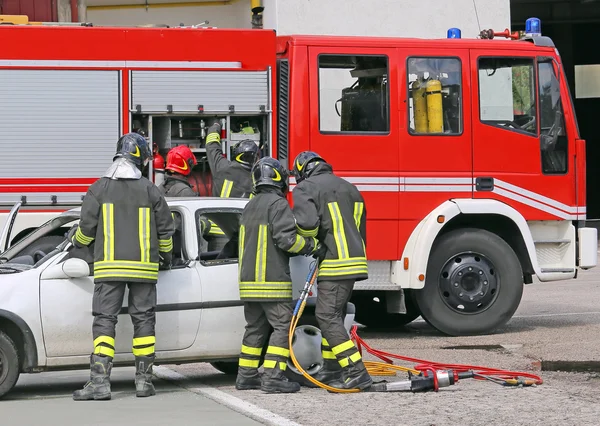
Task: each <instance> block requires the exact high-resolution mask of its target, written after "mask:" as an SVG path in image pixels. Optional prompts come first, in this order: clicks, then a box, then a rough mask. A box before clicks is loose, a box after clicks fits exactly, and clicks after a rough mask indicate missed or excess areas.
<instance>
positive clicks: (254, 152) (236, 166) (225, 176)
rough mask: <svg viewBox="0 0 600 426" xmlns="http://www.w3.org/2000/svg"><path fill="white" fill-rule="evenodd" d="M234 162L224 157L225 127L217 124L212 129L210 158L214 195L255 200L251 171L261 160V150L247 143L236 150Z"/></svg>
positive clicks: (207, 145) (209, 141)
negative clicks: (223, 138) (222, 138)
mask: <svg viewBox="0 0 600 426" xmlns="http://www.w3.org/2000/svg"><path fill="white" fill-rule="evenodd" d="M232 154H233V158H234V161H229V160H227V159H226V158H225V157H223V151H222V150H221V125H220V124H219V123H218V122H217V123H215V124H213V125H212V126H210V127H209V128H208V135H207V136H206V156H207V158H208V165H209V166H210V170H211V173H212V177H213V181H212V192H213V195H214V196H215V197H223V198H229V197H233V198H251V197H252V179H251V178H250V170H251V169H252V166H253V165H254V163H256V161H257V160H258V157H259V151H258V146H257V145H256V143H254V142H253V141H251V140H243V141H240V142H238V143H237V144H236V145H234V147H233V152H232Z"/></svg>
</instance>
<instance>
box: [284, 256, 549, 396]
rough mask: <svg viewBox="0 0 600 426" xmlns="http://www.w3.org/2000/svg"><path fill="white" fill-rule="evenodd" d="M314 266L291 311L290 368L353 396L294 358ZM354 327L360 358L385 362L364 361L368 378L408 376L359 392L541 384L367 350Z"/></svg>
mask: <svg viewBox="0 0 600 426" xmlns="http://www.w3.org/2000/svg"><path fill="white" fill-rule="evenodd" d="M317 275H318V265H317V261H314V262H313V263H311V266H310V270H309V273H308V276H307V278H306V283H305V285H304V288H303V289H302V293H301V294H300V298H299V299H298V302H297V303H296V306H295V308H294V312H293V316H292V321H291V324H290V331H289V334H288V342H289V348H290V357H291V359H292V362H293V364H294V366H295V367H296V368H297V369H298V371H300V372H301V373H302V375H303V376H304V377H305V378H306V379H307V380H308V381H310V382H311V383H313V384H315V385H317V386H318V387H320V388H323V389H326V390H328V391H329V392H333V393H356V392H360V390H359V389H338V388H334V387H331V386H329V385H326V384H324V383H321V382H319V381H318V380H315V379H314V378H313V377H311V376H310V375H309V374H308V373H307V372H306V371H305V370H304V369H303V368H302V366H301V365H300V363H299V362H298V360H297V359H296V355H295V354H294V349H293V341H294V332H295V330H296V326H297V325H298V321H299V320H300V317H301V316H302V313H303V312H304V308H305V306H306V300H307V299H308V296H309V294H310V292H311V289H312V287H313V285H314V283H315V281H316V279H317ZM357 328H358V327H357V326H356V325H354V326H353V327H352V329H351V331H350V334H351V338H352V340H353V341H354V343H355V344H356V346H357V348H358V350H359V352H360V353H361V355H362V349H363V347H364V349H365V350H366V351H367V352H368V353H370V354H371V355H374V356H376V357H377V358H379V359H381V360H382V361H385V362H375V361H365V362H364V363H365V366H366V367H367V371H368V372H369V374H370V375H371V376H393V375H395V374H396V372H397V371H406V372H407V373H408V375H409V380H405V381H393V382H386V381H382V382H378V383H374V384H373V385H372V386H371V387H369V388H367V389H365V390H363V392H427V391H431V390H433V391H436V392H437V391H438V390H439V388H443V387H447V386H451V385H454V384H456V383H457V382H458V381H459V380H462V379H469V378H474V379H479V380H488V381H491V382H494V383H497V384H501V385H503V386H532V385H541V384H542V383H543V381H542V378H541V377H539V376H537V375H535V374H530V373H521V372H512V371H505V370H498V369H491V368H486V367H479V366H473V365H461V364H439V363H433V362H430V361H425V360H421V359H417V358H410V357H404V356H401V355H396V354H391V353H387V352H383V351H379V350H376V349H373V348H371V347H370V346H369V345H367V343H366V342H365V341H364V340H362V339H361V338H360V337H359V336H358V333H357ZM391 358H395V359H398V360H402V361H407V362H413V363H417V365H416V366H415V367H414V368H408V367H403V366H400V365H394V363H393V361H392V359H391Z"/></svg>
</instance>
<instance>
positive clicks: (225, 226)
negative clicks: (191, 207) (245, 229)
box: [196, 209, 242, 265]
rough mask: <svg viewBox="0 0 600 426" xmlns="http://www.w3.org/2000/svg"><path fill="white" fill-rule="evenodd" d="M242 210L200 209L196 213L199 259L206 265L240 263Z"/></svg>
mask: <svg viewBox="0 0 600 426" xmlns="http://www.w3.org/2000/svg"><path fill="white" fill-rule="evenodd" d="M241 217H242V210H241V209H212V210H211V209H200V210H198V211H197V212H196V226H197V230H196V233H197V235H198V247H199V254H198V258H199V260H200V262H201V263H202V264H204V265H215V264H222V263H231V262H237V261H238V233H239V228H240V219H241Z"/></svg>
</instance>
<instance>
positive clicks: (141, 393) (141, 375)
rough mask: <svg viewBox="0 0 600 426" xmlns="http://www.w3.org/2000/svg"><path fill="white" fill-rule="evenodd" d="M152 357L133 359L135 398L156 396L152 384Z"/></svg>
mask: <svg viewBox="0 0 600 426" xmlns="http://www.w3.org/2000/svg"><path fill="white" fill-rule="evenodd" d="M153 365H154V357H153V356H136V357H135V396H137V397H140V398H141V397H146V396H152V395H156V390H155V389H154V385H153V384H152V366H153Z"/></svg>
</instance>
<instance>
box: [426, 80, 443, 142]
mask: <svg viewBox="0 0 600 426" xmlns="http://www.w3.org/2000/svg"><path fill="white" fill-rule="evenodd" d="M425 91H426V92H427V119H428V121H429V133H442V132H443V131H444V120H443V111H442V83H441V82H440V81H439V80H429V81H428V82H427V87H426V88H425Z"/></svg>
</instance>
